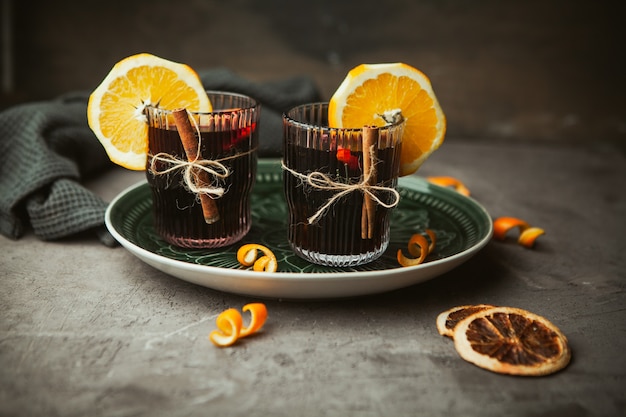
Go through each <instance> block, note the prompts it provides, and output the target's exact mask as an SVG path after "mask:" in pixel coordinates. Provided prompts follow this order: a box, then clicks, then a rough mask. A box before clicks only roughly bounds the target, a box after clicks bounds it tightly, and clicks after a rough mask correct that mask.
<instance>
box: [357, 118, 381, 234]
mask: <svg viewBox="0 0 626 417" xmlns="http://www.w3.org/2000/svg"><path fill="white" fill-rule="evenodd" d="M378 135H379V131H378V127H376V126H364V127H363V178H365V179H367V182H366V184H365V185H368V186H369V185H374V184H376V169H375V167H374V166H373V164H372V153H373V154H374V155H375V154H376V150H377V149H378ZM375 214H376V204H374V201H373V200H372V198H371V197H370V195H369V194H368V193H365V192H364V193H363V208H362V210H361V239H372V238H373V237H374V227H375V219H374V215H375Z"/></svg>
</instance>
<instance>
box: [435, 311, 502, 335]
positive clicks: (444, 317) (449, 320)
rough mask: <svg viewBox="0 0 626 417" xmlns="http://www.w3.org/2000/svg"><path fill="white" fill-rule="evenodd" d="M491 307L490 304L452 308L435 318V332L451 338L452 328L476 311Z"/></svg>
mask: <svg viewBox="0 0 626 417" xmlns="http://www.w3.org/2000/svg"><path fill="white" fill-rule="evenodd" d="M492 307H494V306H492V305H490V304H476V305H466V306H458V307H452V308H451V309H449V310H446V311H444V312H443V313H441V314H439V315H438V316H437V331H438V332H439V334H440V335H442V336H448V337H452V335H453V334H454V328H455V327H456V325H457V324H458V323H459V322H460V321H461V320H463V319H464V318H466V317H468V316H470V315H472V314H474V313H476V312H477V311H482V310H486V309H488V308H492Z"/></svg>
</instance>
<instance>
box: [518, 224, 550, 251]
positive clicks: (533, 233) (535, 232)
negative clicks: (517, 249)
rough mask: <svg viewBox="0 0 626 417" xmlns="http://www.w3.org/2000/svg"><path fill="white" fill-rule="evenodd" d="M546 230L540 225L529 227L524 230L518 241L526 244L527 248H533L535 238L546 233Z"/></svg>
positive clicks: (523, 244)
mask: <svg viewBox="0 0 626 417" xmlns="http://www.w3.org/2000/svg"><path fill="white" fill-rule="evenodd" d="M545 233H546V232H545V231H544V230H543V229H541V228H539V227H529V228H528V229H526V230H524V231H522V233H520V235H519V239H517V242H518V243H519V244H520V245H522V246H525V247H527V248H532V247H533V246H534V245H535V240H536V239H537V237H539V236H541V235H543V234H545Z"/></svg>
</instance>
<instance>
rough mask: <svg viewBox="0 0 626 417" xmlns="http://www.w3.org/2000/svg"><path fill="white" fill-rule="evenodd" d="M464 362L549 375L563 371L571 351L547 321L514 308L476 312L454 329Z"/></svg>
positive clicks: (509, 371)
mask: <svg viewBox="0 0 626 417" xmlns="http://www.w3.org/2000/svg"><path fill="white" fill-rule="evenodd" d="M453 338H454V347H455V348H456V350H457V352H458V353H459V355H461V357H462V358H463V359H465V360H466V361H468V362H470V363H473V364H474V365H477V366H479V367H481V368H484V369H488V370H490V371H494V372H498V373H503V374H511V375H529V376H530V375H535V376H539V375H547V374H551V373H554V372H556V371H559V370H561V369H563V368H564V367H565V366H567V364H568V363H569V361H570V358H571V352H570V350H569V347H568V344H567V339H566V337H565V335H563V333H561V331H560V330H559V329H558V328H557V327H556V326H555V325H554V324H552V323H551V322H549V321H548V320H546V319H545V318H543V317H541V316H538V315H536V314H533V313H531V312H529V311H525V310H522V309H519V308H512V307H494V308H488V309H485V310H482V311H478V312H475V313H474V314H471V315H470V316H468V317H466V318H465V319H463V320H461V321H460V322H459V323H458V324H457V325H456V327H455V328H454V334H453Z"/></svg>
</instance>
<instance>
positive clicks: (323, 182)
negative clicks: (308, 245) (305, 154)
mask: <svg viewBox="0 0 626 417" xmlns="http://www.w3.org/2000/svg"><path fill="white" fill-rule="evenodd" d="M281 164H282V168H283V169H284V170H286V171H287V172H289V173H290V174H292V175H293V176H295V177H296V178H298V179H299V180H300V181H302V183H303V184H304V183H306V184H308V185H310V186H311V187H313V188H315V189H316V190H320V191H336V193H335V194H334V195H333V196H332V197H330V198H329V199H328V200H327V201H326V203H324V204H323V205H322V206H321V207H320V208H319V209H318V210H317V212H315V214H314V215H312V216H310V217H309V218H308V219H307V221H308V222H309V224H314V223H316V222H317V221H318V220H319V219H320V217H322V216H323V215H324V213H325V212H326V211H327V210H328V209H329V208H330V206H332V205H333V204H334V203H335V202H337V201H338V200H339V199H341V198H342V197H343V196H345V195H348V194H350V193H352V192H354V191H361V192H362V193H364V194H367V195H369V196H370V197H371V198H372V200H374V201H375V202H376V203H378V204H380V205H381V206H383V207H385V208H392V207H395V206H397V205H398V203H399V202H400V193H398V191H397V190H396V189H394V188H391V187H383V186H380V185H370V184H369V183H368V182H369V179H370V177H371V175H372V173H371V172H370V174H369V175H367V176H363V179H362V180H361V182H358V183H354V184H346V183H343V182H338V181H334V180H333V179H332V178H331V177H330V176H329V175H326V174H324V173H322V172H319V171H313V172H311V173H310V174H302V173H300V172H297V171H294V170H293V169H291V168H289V167H287V165H285V162H284V161H281ZM372 171H373V170H372ZM375 192H386V193H389V194H391V195H392V196H393V201H392V202H391V203H390V204H387V203H385V202H384V201H382V200H381V199H380V198H378V196H377V195H376V194H375Z"/></svg>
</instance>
